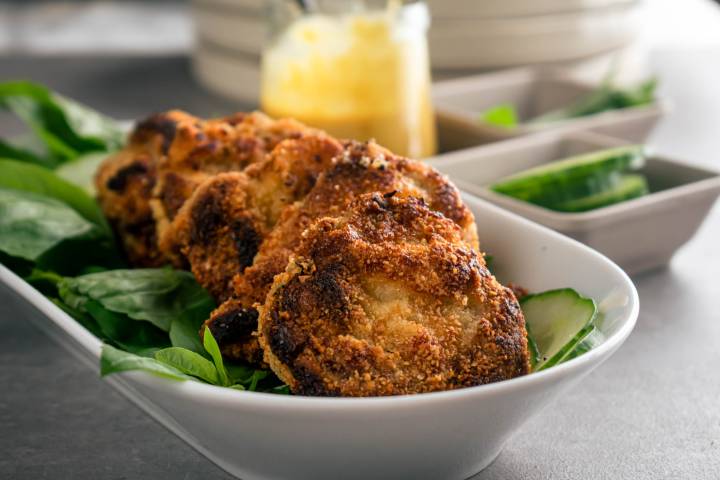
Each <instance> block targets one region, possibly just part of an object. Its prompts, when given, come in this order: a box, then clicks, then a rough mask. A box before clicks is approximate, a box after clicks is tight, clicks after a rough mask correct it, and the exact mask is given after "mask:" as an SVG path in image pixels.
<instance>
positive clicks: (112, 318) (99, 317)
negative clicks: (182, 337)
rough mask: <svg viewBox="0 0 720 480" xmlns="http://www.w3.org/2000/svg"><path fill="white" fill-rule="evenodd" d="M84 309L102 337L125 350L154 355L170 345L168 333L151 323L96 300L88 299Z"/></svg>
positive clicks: (147, 355) (142, 354) (149, 355)
mask: <svg viewBox="0 0 720 480" xmlns="http://www.w3.org/2000/svg"><path fill="white" fill-rule="evenodd" d="M61 295H62V294H61ZM82 309H83V310H84V311H86V312H88V313H89V314H90V315H91V316H92V317H93V319H95V321H96V322H97V324H98V326H99V327H100V331H101V332H102V337H101V338H103V339H104V340H109V341H110V342H112V343H113V344H114V345H117V346H118V347H121V348H122V349H123V350H126V351H128V352H131V353H134V354H137V355H141V356H146V357H152V356H153V355H155V352H157V351H158V350H160V349H162V348H166V347H169V346H170V342H169V341H168V338H167V335H166V334H165V333H164V332H163V331H162V330H160V329H158V328H157V327H155V326H153V325H151V324H149V323H146V322H137V321H135V320H132V319H130V318H128V317H127V316H126V315H122V314H119V313H115V312H112V311H110V310H108V309H106V308H104V307H103V306H102V305H101V304H100V303H99V302H97V301H95V300H87V301H86V302H85V303H84V304H83V306H82Z"/></svg>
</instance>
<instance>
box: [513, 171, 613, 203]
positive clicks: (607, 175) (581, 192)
mask: <svg viewBox="0 0 720 480" xmlns="http://www.w3.org/2000/svg"><path fill="white" fill-rule="evenodd" d="M621 178H622V175H621V174H620V173H618V172H598V173H596V174H593V175H588V176H585V177H580V178H576V179H572V180H570V181H568V182H562V183H560V182H558V183H555V184H553V185H544V186H543V187H542V188H538V189H533V190H530V189H527V190H523V191H518V192H515V193H514V194H513V195H512V196H513V198H517V199H518V200H523V201H525V202H530V203H534V204H535V205H540V206H541V207H545V208H550V209H554V208H555V207H556V206H557V205H561V204H564V203H566V202H570V201H572V200H576V199H579V198H585V197H589V196H594V195H598V194H600V193H603V192H607V191H608V190H613V189H615V188H617V186H618V184H619V183H620V180H621Z"/></svg>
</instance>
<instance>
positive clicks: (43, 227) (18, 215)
mask: <svg viewBox="0 0 720 480" xmlns="http://www.w3.org/2000/svg"><path fill="white" fill-rule="evenodd" d="M2 182H3V183H4V182H6V179H3V180H2ZM104 238H105V239H106V238H107V237H106V235H105V231H104V230H102V229H101V228H100V227H98V226H97V225H95V224H94V223H91V222H89V221H88V220H87V219H85V218H83V217H82V216H80V214H78V213H77V212H76V211H75V210H73V209H72V208H70V207H69V206H67V205H65V204H64V203H61V202H59V201H57V200H55V199H52V198H49V197H46V196H43V195H38V194H37V193H33V192H23V191H19V190H9V189H6V188H0V251H2V252H4V253H6V254H8V255H10V256H12V257H18V258H21V259H25V260H28V261H31V262H36V263H37V264H38V265H40V266H53V265H62V264H63V261H62V259H61V258H59V257H61V256H62V255H63V254H65V253H67V251H68V250H67V249H63V247H68V246H69V243H71V242H76V246H77V242H81V243H93V241H94V242H97V241H98V240H102V239H104ZM82 258H83V257H80V258H79V259H78V260H76V263H77V264H78V265H79V264H81V263H82V262H81V261H79V260H82ZM55 260H60V262H55ZM48 269H49V270H59V269H56V268H48ZM63 269H64V268H63Z"/></svg>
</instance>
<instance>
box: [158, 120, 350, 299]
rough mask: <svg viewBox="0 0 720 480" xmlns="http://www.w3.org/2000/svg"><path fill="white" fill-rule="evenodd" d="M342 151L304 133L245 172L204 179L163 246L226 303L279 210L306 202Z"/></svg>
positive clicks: (335, 144)
mask: <svg viewBox="0 0 720 480" xmlns="http://www.w3.org/2000/svg"><path fill="white" fill-rule="evenodd" d="M342 151H343V149H342V145H341V144H340V143H339V142H338V141H337V140H335V139H333V138H332V137H330V136H328V135H326V134H322V133H317V134H307V135H304V136H302V137H301V138H297V139H289V140H284V141H282V142H280V143H279V144H278V145H277V146H276V147H275V149H273V151H272V152H271V153H270V154H269V155H268V156H267V158H266V159H265V160H263V161H262V162H259V163H255V164H253V165H251V166H250V167H248V168H247V169H246V170H245V171H243V172H231V173H222V174H219V175H215V176H212V177H210V178H208V179H207V181H205V182H204V183H203V184H202V185H201V186H200V187H199V188H198V189H197V191H196V192H194V194H193V195H192V197H191V198H190V199H189V200H188V201H187V202H186V204H185V205H183V207H182V208H181V209H180V211H179V212H178V214H177V215H176V217H175V218H174V219H173V221H172V222H171V223H170V224H169V226H168V227H167V229H166V232H165V234H164V235H165V241H164V242H163V243H162V244H161V246H162V247H163V248H164V249H166V250H171V251H179V252H182V254H183V255H184V257H185V258H186V259H187V262H188V263H189V265H190V269H191V270H192V272H193V274H194V275H195V278H196V279H197V280H198V282H199V283H200V284H201V285H202V286H203V287H205V288H207V289H208V290H209V291H210V293H211V294H212V295H213V296H214V297H215V298H216V299H217V300H219V301H224V300H226V299H227V298H229V297H230V296H231V295H232V286H231V281H232V279H233V277H234V276H235V274H237V273H241V272H243V271H244V270H245V269H246V268H247V267H249V266H250V265H252V263H253V260H254V258H255V255H256V253H257V251H258V249H259V248H260V245H261V243H262V242H263V240H264V239H265V237H266V236H267V235H268V234H269V233H270V232H271V231H272V229H273V227H274V226H275V224H276V222H277V220H278V219H279V218H280V215H281V213H282V211H283V209H284V208H285V207H287V206H288V205H290V204H292V203H294V202H295V201H297V200H299V199H302V198H304V197H305V195H307V192H308V191H310V189H311V188H312V187H313V186H314V185H315V182H316V180H317V176H318V175H319V174H320V173H321V172H322V171H324V170H326V169H328V168H329V166H330V165H331V164H332V161H333V159H334V158H335V157H337V156H338V155H340V154H341V153H342Z"/></svg>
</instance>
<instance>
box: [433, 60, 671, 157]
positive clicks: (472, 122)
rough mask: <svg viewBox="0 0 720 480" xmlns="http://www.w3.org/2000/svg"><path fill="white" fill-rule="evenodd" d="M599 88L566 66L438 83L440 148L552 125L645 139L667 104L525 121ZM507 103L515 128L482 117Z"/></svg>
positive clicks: (474, 143)
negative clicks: (548, 120)
mask: <svg viewBox="0 0 720 480" xmlns="http://www.w3.org/2000/svg"><path fill="white" fill-rule="evenodd" d="M596 88H597V86H594V85H590V84H587V83H584V82H580V81H578V80H576V79H574V78H572V76H571V75H570V74H569V73H568V72H566V71H563V70H543V69H539V68H519V69H512V70H505V71H501V72H497V73H487V74H482V75H475V76H470V77H462V78H458V79H453V80H446V81H442V82H437V83H435V84H434V85H433V101H434V103H435V107H436V111H437V118H438V135H439V139H440V151H441V152H448V151H454V150H461V149H464V148H469V147H474V146H478V145H483V144H487V143H493V142H497V141H500V140H507V139H509V138H515V137H522V136H527V135H529V134H533V133H538V132H540V131H549V130H552V131H558V132H580V131H593V132H598V133H603V134H606V135H610V136H614V137H617V138H622V139H624V140H628V141H631V142H642V141H643V140H645V138H646V137H647V136H648V134H649V133H650V132H651V131H652V129H653V128H654V127H655V124H656V123H657V122H658V121H659V120H660V118H661V117H662V115H663V114H664V113H665V112H666V111H667V109H668V104H667V102H666V101H665V100H663V99H662V98H659V99H658V100H656V101H655V102H654V103H652V104H650V105H646V106H641V107H633V108H624V109H620V110H611V111H606V112H602V113H598V114H595V115H588V116H586V117H579V118H571V119H568V120H562V121H558V122H553V123H546V124H536V125H530V124H525V125H523V124H522V122H523V121H525V120H527V119H531V118H533V117H536V116H538V115H540V114H542V113H545V112H548V111H550V110H555V109H557V108H562V107H566V106H568V105H569V104H571V103H573V102H574V101H575V100H577V99H578V98H580V97H582V96H584V95H587V94H588V93H590V92H592V91H593V90H595V89H596ZM502 104H510V105H513V106H514V107H515V108H516V110H517V114H518V116H519V121H520V125H518V126H517V127H515V128H512V129H510V128H503V127H498V126H494V125H488V124H484V123H482V122H481V121H480V120H479V117H480V113H481V112H483V111H485V110H487V109H489V108H492V107H496V106H498V105H502Z"/></svg>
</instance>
